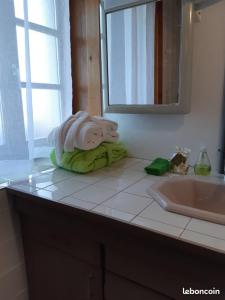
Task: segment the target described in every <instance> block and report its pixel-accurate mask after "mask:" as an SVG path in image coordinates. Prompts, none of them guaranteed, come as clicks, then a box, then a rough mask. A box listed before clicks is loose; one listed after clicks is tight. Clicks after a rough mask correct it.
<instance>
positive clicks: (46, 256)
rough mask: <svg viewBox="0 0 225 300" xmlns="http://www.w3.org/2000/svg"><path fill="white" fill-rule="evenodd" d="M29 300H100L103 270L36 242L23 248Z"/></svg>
mask: <svg viewBox="0 0 225 300" xmlns="http://www.w3.org/2000/svg"><path fill="white" fill-rule="evenodd" d="M25 253H26V256H27V259H26V261H27V271H28V274H29V277H28V279H29V292H30V300H40V299H41V300H63V299H65V300H66V299H68V300H73V299H74V300H101V299H102V270H101V269H100V268H97V267H94V266H92V265H90V264H88V263H87V262H85V261H81V260H79V259H77V258H75V257H72V256H71V255H69V254H68V253H65V252H63V251H60V250H59V249H56V248H51V247H48V246H46V245H43V244H41V243H39V242H29V243H27V244H26V249H25Z"/></svg>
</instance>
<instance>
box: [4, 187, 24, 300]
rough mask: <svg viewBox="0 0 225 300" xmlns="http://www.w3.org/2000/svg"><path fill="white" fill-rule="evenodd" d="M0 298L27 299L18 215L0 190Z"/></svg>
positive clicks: (7, 299) (6, 299)
mask: <svg viewBox="0 0 225 300" xmlns="http://www.w3.org/2000/svg"><path fill="white" fill-rule="evenodd" d="M0 299H1V300H28V293H27V282H26V274H25V267H24V256H23V246H22V241H21V234H20V224H19V220H18V216H17V215H16V213H15V212H14V210H13V209H12V207H11V206H10V204H9V201H8V199H7V197H6V192H5V190H1V191H0Z"/></svg>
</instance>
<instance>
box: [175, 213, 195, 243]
mask: <svg viewBox="0 0 225 300" xmlns="http://www.w3.org/2000/svg"><path fill="white" fill-rule="evenodd" d="M192 219H193V218H191V217H190V220H189V221H188V222H187V224H186V225H185V226H184V229H183V230H182V232H181V233H180V234H179V236H178V239H181V236H182V234H183V233H184V231H185V230H186V229H187V227H188V225H189V224H190V223H191V221H192Z"/></svg>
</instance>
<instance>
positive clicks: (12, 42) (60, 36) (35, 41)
mask: <svg viewBox="0 0 225 300" xmlns="http://www.w3.org/2000/svg"><path fill="white" fill-rule="evenodd" d="M0 3H1V9H0V92H1V94H0V96H1V97H0V159H1V160H2V159H28V158H29V159H32V158H35V157H41V156H46V155H48V152H49V147H48V145H47V135H48V133H49V132H50V130H51V129H52V128H53V127H55V126H57V125H59V124H60V122H61V121H62V120H63V119H65V118H66V117H67V116H68V115H69V114H71V111H72V91H71V86H72V84H71V69H70V66H71V61H70V28H69V0H64V1H60V0H13V1H7V0H0Z"/></svg>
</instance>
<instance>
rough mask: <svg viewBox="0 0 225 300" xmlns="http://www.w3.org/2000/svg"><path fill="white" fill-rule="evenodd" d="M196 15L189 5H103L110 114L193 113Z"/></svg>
mask: <svg viewBox="0 0 225 300" xmlns="http://www.w3.org/2000/svg"><path fill="white" fill-rule="evenodd" d="M192 9H193V5H192V3H191V1H186V0H158V1H157V0H155V1H140V0H139V1H134V0H120V1H118V0H104V1H102V2H101V4H100V28H101V65H102V97H103V108H104V112H110V113H113V112H114V113H188V112H189V110H190V105H189V102H190V101H189V97H190V90H191V57H192V55H191V53H192Z"/></svg>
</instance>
